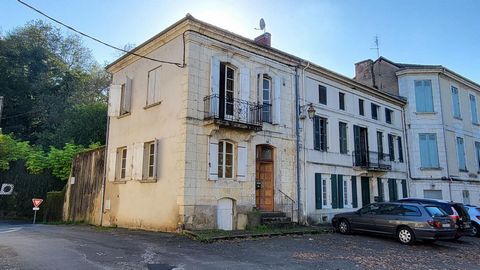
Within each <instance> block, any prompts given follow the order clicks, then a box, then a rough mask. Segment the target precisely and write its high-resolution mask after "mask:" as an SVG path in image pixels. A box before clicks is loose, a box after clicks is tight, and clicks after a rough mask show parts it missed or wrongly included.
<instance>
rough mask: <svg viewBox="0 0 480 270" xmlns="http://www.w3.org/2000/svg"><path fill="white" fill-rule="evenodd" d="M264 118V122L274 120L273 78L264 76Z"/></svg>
mask: <svg viewBox="0 0 480 270" xmlns="http://www.w3.org/2000/svg"><path fill="white" fill-rule="evenodd" d="M262 100H263V107H262V120H263V122H268V123H271V122H272V79H271V78H269V77H267V76H263V80H262Z"/></svg>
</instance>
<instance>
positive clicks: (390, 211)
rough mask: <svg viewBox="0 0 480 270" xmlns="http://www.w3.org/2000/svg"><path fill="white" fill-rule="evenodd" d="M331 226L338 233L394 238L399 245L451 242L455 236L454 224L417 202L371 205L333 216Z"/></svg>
mask: <svg viewBox="0 0 480 270" xmlns="http://www.w3.org/2000/svg"><path fill="white" fill-rule="evenodd" d="M332 225H333V226H334V228H335V229H336V231H338V232H340V233H342V234H348V233H351V232H367V233H375V234H383V235H389V236H394V237H397V238H398V240H399V241H400V242H401V243H403V244H413V243H414V242H415V240H424V241H426V242H434V241H436V240H438V239H454V237H455V233H456V228H455V222H454V221H453V220H452V219H451V218H450V217H449V216H448V214H447V213H446V212H445V211H444V210H442V209H441V208H440V207H438V206H436V205H428V204H420V203H401V202H385V203H372V204H369V205H367V206H365V207H363V208H361V209H359V210H357V211H355V212H347V213H341V214H337V215H335V216H334V218H333V219H332Z"/></svg>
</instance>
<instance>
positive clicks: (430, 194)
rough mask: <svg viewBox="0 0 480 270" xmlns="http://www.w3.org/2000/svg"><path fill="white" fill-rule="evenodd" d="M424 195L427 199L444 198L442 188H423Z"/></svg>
mask: <svg viewBox="0 0 480 270" xmlns="http://www.w3.org/2000/svg"><path fill="white" fill-rule="evenodd" d="M423 197H424V198H425V199H437V200H442V199H443V196H442V191H441V190H436V189H424V190H423Z"/></svg>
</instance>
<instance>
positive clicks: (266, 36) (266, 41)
mask: <svg viewBox="0 0 480 270" xmlns="http://www.w3.org/2000/svg"><path fill="white" fill-rule="evenodd" d="M254 41H255V43H257V44H258V45H261V46H265V47H270V46H271V44H272V35H271V34H270V33H268V32H265V33H263V34H261V35H260V36H258V37H256V38H255V40H254Z"/></svg>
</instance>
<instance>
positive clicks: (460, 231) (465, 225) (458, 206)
mask: <svg viewBox="0 0 480 270" xmlns="http://www.w3.org/2000/svg"><path fill="white" fill-rule="evenodd" d="M398 201H399V202H416V203H422V204H433V205H437V206H438V207H440V208H442V209H443V210H444V211H445V212H447V214H448V215H449V216H450V217H451V218H452V219H453V220H454V221H455V223H456V225H457V226H456V228H457V234H456V235H455V239H459V238H460V237H462V236H463V235H471V234H472V226H471V223H470V216H469V215H468V212H467V209H465V207H464V206H463V203H457V202H449V201H444V200H436V199H423V198H404V199H400V200H398Z"/></svg>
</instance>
